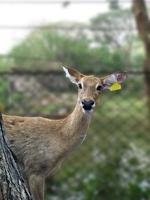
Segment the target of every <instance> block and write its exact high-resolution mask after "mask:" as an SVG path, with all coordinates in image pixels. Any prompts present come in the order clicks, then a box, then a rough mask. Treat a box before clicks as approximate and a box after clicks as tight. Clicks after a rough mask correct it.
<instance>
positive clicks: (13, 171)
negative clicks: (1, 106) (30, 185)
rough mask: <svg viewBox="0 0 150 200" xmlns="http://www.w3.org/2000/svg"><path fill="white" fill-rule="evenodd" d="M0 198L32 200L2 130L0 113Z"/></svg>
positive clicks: (5, 199) (4, 199)
mask: <svg viewBox="0 0 150 200" xmlns="http://www.w3.org/2000/svg"><path fill="white" fill-rule="evenodd" d="M0 200H32V197H31V195H30V193H29V191H28V189H27V186H26V184H25V181H24V179H23V176H22V174H21V172H20V170H19V169H18V166H17V163H16V157H15V155H14V153H13V152H12V151H11V149H10V147H9V144H8V141H7V138H6V136H5V132H4V126H3V120H2V115H1V113H0Z"/></svg>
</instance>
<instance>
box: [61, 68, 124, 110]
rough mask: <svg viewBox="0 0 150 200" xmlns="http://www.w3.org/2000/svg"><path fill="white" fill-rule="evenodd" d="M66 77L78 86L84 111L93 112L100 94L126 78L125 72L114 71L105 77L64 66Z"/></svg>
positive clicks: (79, 99)
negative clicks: (85, 73) (86, 73)
mask: <svg viewBox="0 0 150 200" xmlns="http://www.w3.org/2000/svg"><path fill="white" fill-rule="evenodd" d="M63 69H64V71H65V73H66V77H68V78H69V79H70V81H71V82H72V83H74V84H76V85H77V86H78V101H79V104H80V106H81V108H82V111H83V112H84V113H86V112H92V111H93V108H94V107H95V105H96V100H97V98H98V96H99V94H100V93H101V92H102V91H103V90H106V89H110V87H111V86H112V85H113V84H114V83H122V82H123V81H124V80H125V79H126V74H125V73H113V74H110V75H108V76H105V77H96V76H94V75H88V76H86V75H83V74H81V73H80V72H78V71H77V70H75V69H73V68H68V67H63Z"/></svg>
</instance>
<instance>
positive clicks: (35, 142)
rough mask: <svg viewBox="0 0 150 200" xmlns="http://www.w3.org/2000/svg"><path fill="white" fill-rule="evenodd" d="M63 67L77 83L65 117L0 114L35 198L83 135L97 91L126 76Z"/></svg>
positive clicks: (41, 192)
mask: <svg viewBox="0 0 150 200" xmlns="http://www.w3.org/2000/svg"><path fill="white" fill-rule="evenodd" d="M63 69H64V71H65V74H66V77H67V78H69V79H70V81H71V82H72V83H74V84H76V85H77V87H78V98H77V103H76V105H75V108H74V110H73V111H72V112H71V113H70V114H69V115H68V116H67V117H65V118H63V119H58V120H54V119H48V118H43V117H21V116H10V115H3V120H4V124H5V131H6V136H7V138H8V140H9V143H10V147H11V149H12V150H13V152H14V153H15V155H16V157H17V162H18V164H19V166H20V169H21V170H22V172H23V174H24V177H25V180H26V181H27V184H28V187H29V189H30V192H31V194H32V195H33V199H35V200H43V199H44V185H45V179H46V177H48V176H50V175H51V174H52V173H53V172H54V170H55V169H56V167H57V166H58V165H59V163H60V162H61V161H62V160H63V159H64V158H65V157H66V156H67V155H68V154H69V153H70V152H72V151H73V150H74V149H75V148H76V147H77V146H78V145H79V144H81V143H82V142H83V140H84V139H85V137H86V133H87V129H88V127H89V124H90V121H91V117H92V112H93V110H94V107H95V105H96V102H97V98H98V96H99V94H101V92H102V91H103V90H106V89H110V87H111V86H112V85H113V84H114V83H118V84H120V83H122V82H123V81H124V80H125V79H126V75H125V74H124V73H114V74H110V75H108V76H106V77H102V78H100V77H96V76H94V75H87V76H86V75H83V74H81V73H80V72H79V71H77V70H75V69H73V68H68V67H63Z"/></svg>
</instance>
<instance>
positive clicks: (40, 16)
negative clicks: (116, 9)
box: [0, 0, 130, 54]
mask: <svg viewBox="0 0 150 200" xmlns="http://www.w3.org/2000/svg"><path fill="white" fill-rule="evenodd" d="M13 1H15V0H9V2H8V1H7V0H5V3H2V4H0V54H6V53H8V52H9V51H10V50H11V48H12V47H13V46H14V45H16V44H18V43H19V42H20V41H21V40H23V38H25V37H26V35H27V34H29V32H30V31H31V30H24V29H8V28H7V29H6V28H4V27H6V26H29V25H41V24H46V23H53V22H59V21H63V22H66V21H70V22H84V23H88V22H89V20H90V19H91V18H92V17H94V16H96V15H97V14H99V13H104V12H107V11H108V4H106V3H104V0H103V1H102V3H71V4H70V5H68V6H67V7H63V6H62V4H61V3H53V4H46V3H45V4H44V3H43V4H35V3H34V1H37V0H19V1H20V2H25V1H27V2H31V1H32V3H29V4H24V3H22V4H21V3H20V4H17V3H14V4H12V3H10V2H13ZM38 1H39V0H38ZM41 1H42V0H41ZM43 1H44V0H43ZM46 1H53V0H46ZM56 1H57V0H56ZM60 1H62V0H60ZM74 1H76V0H74ZM78 1H80V0H78ZM82 1H84V0H82ZM97 1H98V0H97ZM99 1H101V0H99ZM0 2H4V0H3V1H2V0H0ZM6 2H8V3H6ZM53 2H54V1H53ZM123 6H124V7H129V6H130V3H124V5H123Z"/></svg>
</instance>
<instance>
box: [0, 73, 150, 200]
mask: <svg viewBox="0 0 150 200" xmlns="http://www.w3.org/2000/svg"><path fill="white" fill-rule="evenodd" d="M76 99H77V89H76V88H75V86H73V85H71V84H70V83H69V81H68V80H67V79H65V76H64V75H63V74H62V73H53V74H51V73H44V74H38V73H36V74H35V75H34V74H33V73H31V74H25V75H24V74H21V75H19V74H5V73H3V74H2V75H1V78H0V107H1V109H2V110H3V111H4V113H8V114H11V115H12V114H13V115H23V116H24V115H26V116H34V115H36V116H46V117H53V118H58V117H63V116H66V115H67V114H68V113H70V112H71V111H72V110H73V108H74V105H75V103H76ZM148 121H149V120H148V109H147V97H146V92H145V84H144V78H143V74H142V73H139V74H129V75H128V80H127V81H126V82H125V83H124V84H123V87H122V90H120V91H116V92H109V91H107V92H104V93H103V94H102V95H100V99H99V102H98V105H97V106H96V108H95V112H94V115H93V119H92V123H91V126H90V128H89V130H88V136H87V138H86V140H85V141H84V143H83V144H82V145H81V146H80V147H79V148H78V149H77V150H76V151H75V152H73V153H72V154H70V156H69V157H68V159H67V160H65V161H64V163H63V165H62V167H61V168H60V169H59V170H57V172H56V173H55V174H54V175H53V176H52V177H51V178H50V179H48V180H47V189H46V190H47V199H50V200H51V199H52V200H134V199H135V200H148V199H150V159H149V152H150V145H149V143H150V142H149V141H150V134H149V131H150V130H149V124H148Z"/></svg>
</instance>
